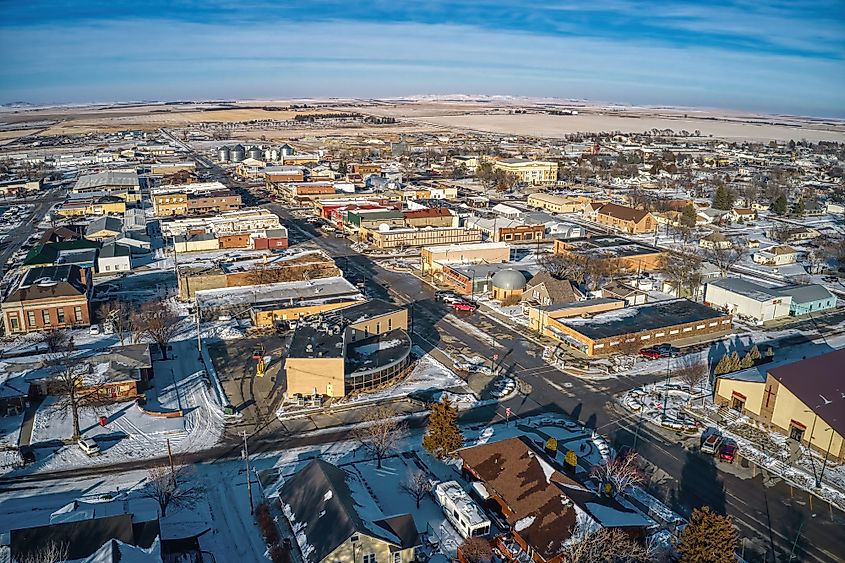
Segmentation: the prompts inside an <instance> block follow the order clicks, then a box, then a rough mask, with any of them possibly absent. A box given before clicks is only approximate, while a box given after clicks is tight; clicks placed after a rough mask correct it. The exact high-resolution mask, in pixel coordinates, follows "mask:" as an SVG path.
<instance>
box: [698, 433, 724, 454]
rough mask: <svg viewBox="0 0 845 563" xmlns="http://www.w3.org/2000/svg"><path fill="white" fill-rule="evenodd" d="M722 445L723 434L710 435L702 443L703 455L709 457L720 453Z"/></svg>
mask: <svg viewBox="0 0 845 563" xmlns="http://www.w3.org/2000/svg"><path fill="white" fill-rule="evenodd" d="M721 444H722V435H721V434H710V435H709V436H707V437H706V438H705V439H704V442H702V443H701V453H703V454H707V455H714V454H715V453H716V452H717V451H719V446H720V445H721Z"/></svg>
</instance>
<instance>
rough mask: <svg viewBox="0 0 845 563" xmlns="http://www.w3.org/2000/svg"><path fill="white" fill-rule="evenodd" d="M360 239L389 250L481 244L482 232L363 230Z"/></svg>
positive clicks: (460, 230) (439, 229)
mask: <svg viewBox="0 0 845 563" xmlns="http://www.w3.org/2000/svg"><path fill="white" fill-rule="evenodd" d="M360 237H361V240H363V241H366V242H368V243H369V244H372V245H373V246H375V247H376V248H382V249H387V248H405V247H413V246H434V245H438V244H459V243H468V242H481V231H479V230H476V229H465V228H463V227H426V228H424V229H390V230H386V231H378V230H369V229H361V231H360Z"/></svg>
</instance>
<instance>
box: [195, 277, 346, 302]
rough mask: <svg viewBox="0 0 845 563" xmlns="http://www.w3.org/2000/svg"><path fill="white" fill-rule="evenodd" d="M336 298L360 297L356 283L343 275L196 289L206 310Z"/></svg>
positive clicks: (198, 298) (199, 299)
mask: <svg viewBox="0 0 845 563" xmlns="http://www.w3.org/2000/svg"><path fill="white" fill-rule="evenodd" d="M337 297H354V298H360V297H361V294H360V293H359V291H358V290H357V289H356V288H355V286H354V285H352V284H351V283H349V281H347V280H346V279H345V278H342V277H340V276H337V277H332V278H319V279H315V280H305V281H292V282H279V283H269V284H264V285H246V286H241V287H224V288H220V289H203V290H200V291H197V292H196V300H197V305H198V306H199V307H201V308H203V309H214V308H220V307H229V306H235V305H239V306H246V305H250V304H253V305H257V304H262V305H264V304H269V303H278V304H279V306H293V305H295V304H300V303H301V302H302V301H305V300H315V299H316V300H326V299H332V298H337Z"/></svg>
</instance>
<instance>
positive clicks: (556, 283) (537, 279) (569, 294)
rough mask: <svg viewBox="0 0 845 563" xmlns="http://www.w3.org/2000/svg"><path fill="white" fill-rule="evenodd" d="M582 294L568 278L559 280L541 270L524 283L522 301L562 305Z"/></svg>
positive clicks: (534, 303)
mask: <svg viewBox="0 0 845 563" xmlns="http://www.w3.org/2000/svg"><path fill="white" fill-rule="evenodd" d="M582 297H583V296H582V295H581V293H580V292H579V291H578V290H577V289H576V287H575V285H574V284H573V283H572V282H571V281H569V280H561V279H557V278H555V277H554V276H552V275H551V274H550V273H549V272H547V271H542V272H540V273H539V274H537V275H535V276H534V277H532V278H531V279H530V280H528V282H527V283H526V284H525V290H524V291H523V292H522V303H523V306H525V305H537V306H544V307H545V306H548V305H563V304H565V303H572V302H574V301H578V300H579V299H581V298H582Z"/></svg>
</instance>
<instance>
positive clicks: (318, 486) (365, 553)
mask: <svg viewBox="0 0 845 563" xmlns="http://www.w3.org/2000/svg"><path fill="white" fill-rule="evenodd" d="M397 494H398V491H397ZM278 502H279V504H280V505H281V509H282V512H283V513H284V515H285V517H286V518H287V519H288V521H289V523H290V525H291V527H292V528H293V529H294V530H296V531H297V533H296V536H295V538H296V542H297V543H298V544H299V550H300V552H301V553H302V557H303V561H304V563H324V562H325V563H359V562H361V561H363V562H364V563H378V562H380V563H412V562H414V561H415V558H416V549H417V548H418V547H421V545H422V543H421V541H420V534H419V532H418V531H417V526H416V523H415V522H414V518H413V517H412V516H411V515H410V514H398V515H389V516H385V515H383V514H382V513H381V510H379V508H378V507H377V506H375V503H374V501H373V500H372V498H371V497H370V495H369V493H368V492H367V490H366V487H365V485H364V483H363V482H362V478H361V477H360V476H358V475H356V474H353V473H351V472H346V471H344V470H343V469H341V468H339V467H337V466H334V465H332V464H331V463H328V462H327V461H323V460H322V459H320V458H316V459H314V460H312V461H311V462H309V463H308V465H306V466H305V467H304V468H303V469H302V470H300V471H299V472H297V473H296V474H294V475H293V476H292V477H290V478H288V479H287V480H286V481H285V483H284V485H283V486H282V488H281V489H280V491H279V500H278Z"/></svg>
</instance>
